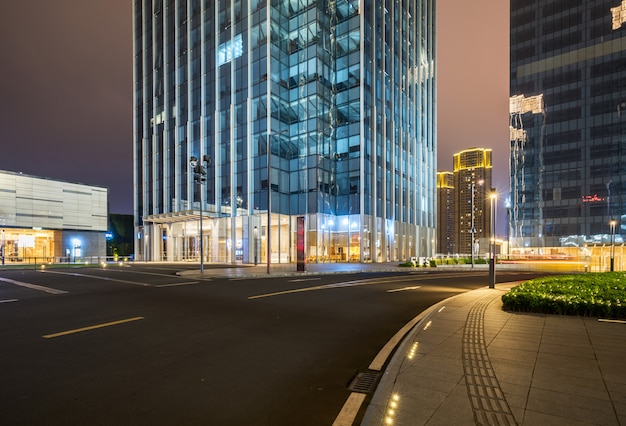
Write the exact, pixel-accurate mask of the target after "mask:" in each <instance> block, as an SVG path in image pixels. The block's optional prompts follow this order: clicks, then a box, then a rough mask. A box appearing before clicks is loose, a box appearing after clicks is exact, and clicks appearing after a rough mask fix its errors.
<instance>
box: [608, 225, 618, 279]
mask: <svg viewBox="0 0 626 426" xmlns="http://www.w3.org/2000/svg"><path fill="white" fill-rule="evenodd" d="M616 224H617V221H616V220H615V219H611V221H610V222H609V225H611V272H613V271H614V270H615V257H614V255H615V225H616Z"/></svg>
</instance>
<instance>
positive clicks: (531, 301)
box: [502, 272, 626, 319]
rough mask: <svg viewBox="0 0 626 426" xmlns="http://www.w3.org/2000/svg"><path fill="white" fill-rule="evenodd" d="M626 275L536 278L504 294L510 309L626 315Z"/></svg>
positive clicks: (593, 314)
mask: <svg viewBox="0 0 626 426" xmlns="http://www.w3.org/2000/svg"><path fill="white" fill-rule="evenodd" d="M625 299H626V274H624V273H622V272H606V273H593V274H584V275H562V276H552V277H543V278H536V279H534V280H530V281H527V282H525V283H523V284H520V285H518V286H517V287H514V288H513V289H511V291H510V292H508V293H507V294H505V295H504V296H502V302H503V308H504V309H506V310H510V311H519V312H535V313H546V314H560V315H580V316H593V317H602V318H617V319H625V318H626V304H624V300H625Z"/></svg>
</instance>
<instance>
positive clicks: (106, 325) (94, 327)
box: [41, 317, 143, 339]
mask: <svg viewBox="0 0 626 426" xmlns="http://www.w3.org/2000/svg"><path fill="white" fill-rule="evenodd" d="M142 319H143V317H134V318H128V319H123V320H119V321H113V322H107V323H104V324H97V325H91V326H89V327H82V328H76V329H74V330H67V331H62V332H60V333H54V334H46V335H45V336H41V337H43V338H44V339H52V338H54V337H60V336H67V335H68V334H74V333H81V332H83V331H89V330H95V329H97V328H103V327H110V326H112V325H118V324H124V323H126V322H131V321H139V320H142Z"/></svg>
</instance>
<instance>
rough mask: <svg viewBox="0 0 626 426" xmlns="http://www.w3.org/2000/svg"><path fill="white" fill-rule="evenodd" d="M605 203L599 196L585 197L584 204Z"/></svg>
mask: <svg viewBox="0 0 626 426" xmlns="http://www.w3.org/2000/svg"><path fill="white" fill-rule="evenodd" d="M602 201H604V198H603V197H598V194H593V195H583V203H600V202H602Z"/></svg>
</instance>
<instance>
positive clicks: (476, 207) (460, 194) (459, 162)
mask: <svg viewBox="0 0 626 426" xmlns="http://www.w3.org/2000/svg"><path fill="white" fill-rule="evenodd" d="M491 154H492V152H491V149H488V148H469V149H466V150H463V151H461V152H457V153H456V154H454V157H453V164H454V187H455V188H456V202H455V206H454V217H455V224H456V227H455V240H456V244H457V246H456V252H457V253H460V254H471V253H472V236H473V238H474V251H473V253H474V254H478V253H483V252H487V251H488V250H489V248H488V244H487V241H488V239H489V237H490V220H491V213H490V212H491V210H490V207H489V193H490V191H491V188H492V163H491ZM472 228H473V231H472ZM472 234H473V235H472ZM479 241H482V242H483V243H481V244H479ZM481 246H483V247H481Z"/></svg>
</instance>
